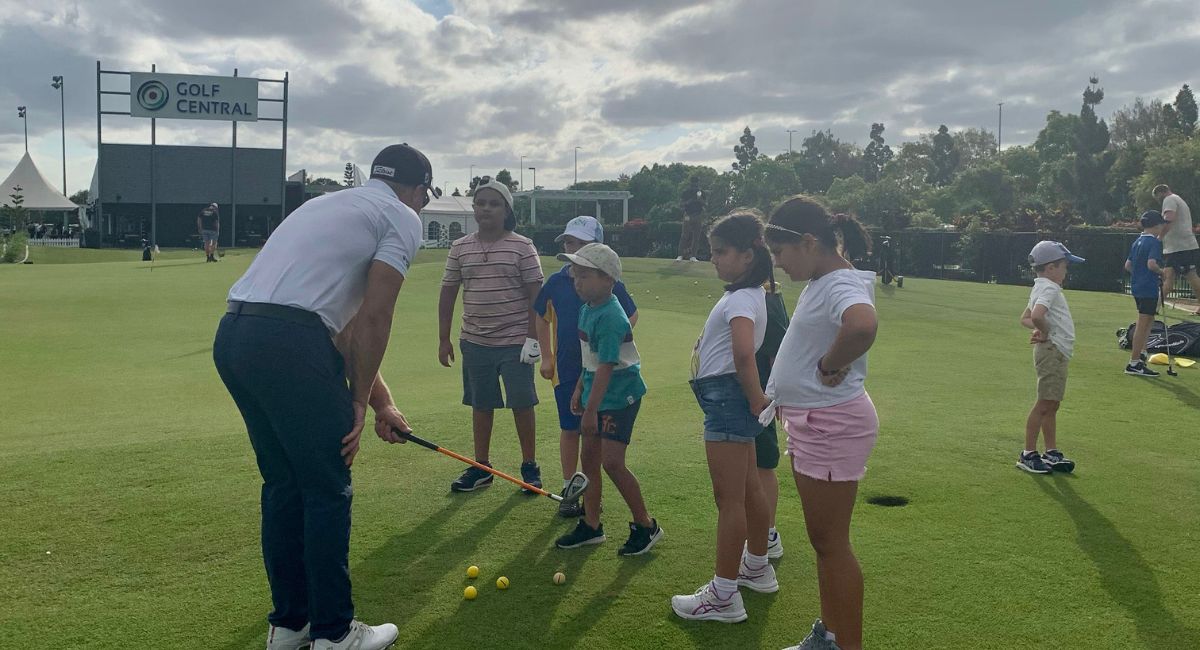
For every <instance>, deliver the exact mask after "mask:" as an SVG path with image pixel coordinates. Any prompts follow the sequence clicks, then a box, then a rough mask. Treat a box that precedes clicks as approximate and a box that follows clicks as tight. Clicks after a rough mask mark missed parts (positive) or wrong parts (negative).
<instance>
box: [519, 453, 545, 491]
mask: <svg viewBox="0 0 1200 650" xmlns="http://www.w3.org/2000/svg"><path fill="white" fill-rule="evenodd" d="M521 480H522V481H525V482H526V483H528V484H530V485H532V486H533V487H535V488H540V487H542V469H541V468H540V467H538V464H537V461H532V460H529V461H525V462H524V463H521ZM521 491H522V492H524V493H525V494H537V492H533V491H530V490H527V489H525V488H521Z"/></svg>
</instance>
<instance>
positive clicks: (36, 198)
mask: <svg viewBox="0 0 1200 650" xmlns="http://www.w3.org/2000/svg"><path fill="white" fill-rule="evenodd" d="M18 187H20V188H21V190H20V191H19V192H18V191H17V190H16V188H18ZM10 194H20V195H21V196H23V197H24V199H25V201H24V203H22V204H21V205H22V207H24V208H25V209H26V210H46V211H61V210H70V211H72V212H74V211H76V210H78V209H79V206H77V205H75V204H74V203H72V202H71V201H70V200H68V199H67V197H65V196H63V195H62V194H61V193H60V192H59V191H58V190H55V189H54V188H53V187H51V185H50V183H49V182H48V181H47V180H46V177H45V176H42V172H40V171H38V168H37V165H35V164H33V158H30V157H29V152H28V151H26V152H25V155H24V156H22V157H21V162H19V163H17V166H16V168H15V169H13V170H12V173H11V174H9V175H8V178H6V179H4V183H3V184H0V205H5V206H7V205H9V204H10V203H12V199H11V198H9V195H10Z"/></svg>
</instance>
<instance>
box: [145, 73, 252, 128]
mask: <svg viewBox="0 0 1200 650" xmlns="http://www.w3.org/2000/svg"><path fill="white" fill-rule="evenodd" d="M129 114H130V115H132V116H134V117H159V118H171V119H177V120H222V121H225V122H230V121H235V122H254V121H257V120H258V79H252V78H246V77H204V76H197V75H189V74H160V73H154V72H131V73H130V74H129Z"/></svg>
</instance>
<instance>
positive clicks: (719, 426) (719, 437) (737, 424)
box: [690, 373, 763, 444]
mask: <svg viewBox="0 0 1200 650" xmlns="http://www.w3.org/2000/svg"><path fill="white" fill-rule="evenodd" d="M690 383H691V385H692V392H693V393H695V394H696V402H698V403H699V404H700V409H701V410H703V411H704V440H705V441H706V442H745V443H751V444H753V443H754V440H755V438H757V437H758V434H759V432H761V431H762V430H763V427H762V425H761V424H759V423H758V417H757V416H755V415H754V414H753V413H751V412H750V402H748V401H746V395H745V394H743V393H742V385H741V384H740V383H739V382H738V378H737V375H736V374H733V373H730V374H727V375H715V376H712V377H703V378H701V379H693V380H692V381H691V382H690Z"/></svg>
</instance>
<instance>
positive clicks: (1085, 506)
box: [1034, 474, 1200, 648]
mask: <svg viewBox="0 0 1200 650" xmlns="http://www.w3.org/2000/svg"><path fill="white" fill-rule="evenodd" d="M1038 479H1039V480H1035V481H1034V483H1035V484H1036V485H1037V486H1038V487H1039V488H1041V490H1042V491H1043V492H1045V493H1046V494H1047V495H1049V496H1050V497H1052V498H1054V499H1055V500H1056V501H1058V502H1059V503H1060V504H1062V506H1063V510H1065V511H1066V513H1067V515H1068V516H1070V517H1071V520H1072V521H1073V522H1074V523H1075V528H1076V530H1077V531H1078V538H1077V539H1078V543H1079V548H1080V549H1081V550H1082V551H1083V552H1084V553H1086V554H1087V556H1088V558H1089V559H1091V561H1092V564H1093V565H1095V567H1096V570H1097V572H1099V574H1100V585H1101V586H1102V587H1103V588H1104V590H1105V591H1106V592H1108V595H1109V596H1110V597H1111V598H1112V599H1113V601H1115V602H1116V603H1117V604H1118V605H1120V606H1121V607H1123V608H1124V609H1125V611H1127V612H1129V616H1130V617H1131V618H1133V622H1134V625H1135V626H1136V627H1137V637H1138V639H1139V640H1141V641H1143V642H1145V643H1146V645H1147V647H1151V648H1196V647H1200V634H1198V632H1197V631H1196V630H1194V629H1190V628H1187V627H1185V626H1184V625H1183V623H1182V622H1180V621H1179V619H1177V618H1176V617H1175V615H1174V614H1172V613H1171V612H1170V610H1168V609H1167V607H1166V605H1165V604H1164V603H1163V594H1162V589H1161V588H1160V587H1159V585H1158V580H1157V579H1156V578H1155V577H1154V569H1153V568H1152V567H1151V566H1150V565H1149V564H1147V563H1146V560H1145V559H1144V558H1142V555H1141V553H1139V552H1138V550H1137V548H1136V547H1134V545H1133V543H1132V542H1130V541H1129V540H1128V539H1127V538H1125V536H1123V535H1122V534H1121V532H1120V531H1119V530H1117V527H1116V526H1114V525H1113V523H1112V522H1111V521H1109V520H1108V519H1107V518H1106V517H1105V516H1104V515H1102V514H1100V511H1098V510H1096V508H1094V507H1093V506H1092V504H1090V503H1088V502H1087V501H1085V500H1084V499H1083V498H1082V497H1080V496H1079V494H1078V493H1077V492H1076V491H1075V488H1074V487H1073V486H1072V485H1071V482H1072V481H1071V479H1070V478H1068V477H1066V476H1061V475H1058V474H1056V475H1054V476H1053V478H1051V480H1049V481H1047V480H1045V478H1044V477H1038Z"/></svg>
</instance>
